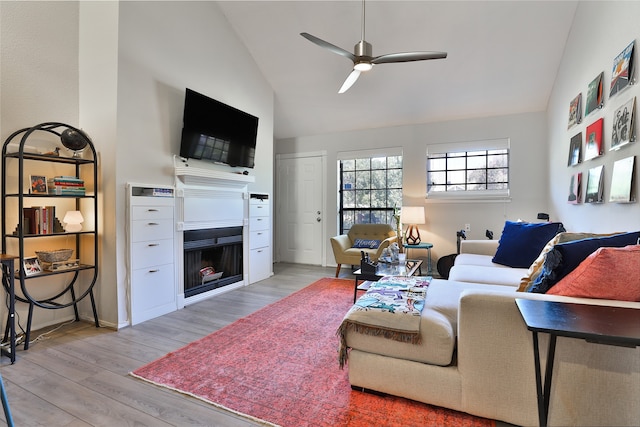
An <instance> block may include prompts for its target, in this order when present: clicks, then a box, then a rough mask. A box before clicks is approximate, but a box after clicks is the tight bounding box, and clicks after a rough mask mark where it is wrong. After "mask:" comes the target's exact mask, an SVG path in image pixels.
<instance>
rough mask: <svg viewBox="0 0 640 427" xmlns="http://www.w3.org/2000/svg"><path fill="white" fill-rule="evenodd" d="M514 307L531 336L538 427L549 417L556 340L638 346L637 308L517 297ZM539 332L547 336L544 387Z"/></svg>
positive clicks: (545, 422)
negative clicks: (569, 339)
mask: <svg viewBox="0 0 640 427" xmlns="http://www.w3.org/2000/svg"><path fill="white" fill-rule="evenodd" d="M516 305H517V306H518V309H519V310H520V314H521V315H522V318H523V320H524V322H525V324H526V325H527V329H528V330H530V331H531V332H532V334H533V356H534V364H535V370H536V391H537V395H538V417H539V420H540V426H546V425H547V421H548V417H549V400H550V399H549V393H550V391H551V377H552V375H553V359H554V357H555V351H556V339H557V337H568V338H578V339H583V340H586V341H587V342H591V343H598V344H606V345H615V346H623V347H637V346H640V310H638V309H634V308H626V307H612V306H601V305H590V304H573V303H564V302H556V301H545V300H530V299H521V298H516ZM539 332H543V333H548V334H549V347H548V349H547V367H546V370H545V377H544V384H543V383H542V373H541V369H540V351H539V345H538V333H539ZM543 387H544V389H543Z"/></svg>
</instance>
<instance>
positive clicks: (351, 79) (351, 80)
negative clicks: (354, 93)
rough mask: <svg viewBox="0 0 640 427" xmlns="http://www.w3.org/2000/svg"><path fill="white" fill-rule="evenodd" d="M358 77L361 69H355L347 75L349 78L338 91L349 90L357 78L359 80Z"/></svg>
mask: <svg viewBox="0 0 640 427" xmlns="http://www.w3.org/2000/svg"><path fill="white" fill-rule="evenodd" d="M358 77H360V71H358V70H353V71H352V72H351V73H350V74H349V75H348V76H347V79H346V80H345V81H344V83H342V86H341V87H340V90H339V91H338V93H345V92H346V91H348V90H349V88H350V87H351V86H353V84H354V83H355V82H356V80H358Z"/></svg>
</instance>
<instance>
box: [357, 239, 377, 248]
mask: <svg viewBox="0 0 640 427" xmlns="http://www.w3.org/2000/svg"><path fill="white" fill-rule="evenodd" d="M378 246H380V240H374V239H356V241H355V242H354V243H353V247H354V248H357V249H365V248H366V249H376V248H377V247H378Z"/></svg>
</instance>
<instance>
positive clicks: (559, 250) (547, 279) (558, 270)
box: [529, 231, 640, 293]
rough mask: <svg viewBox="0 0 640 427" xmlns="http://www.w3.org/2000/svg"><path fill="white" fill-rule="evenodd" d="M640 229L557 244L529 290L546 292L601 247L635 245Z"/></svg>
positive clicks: (548, 254)
mask: <svg viewBox="0 0 640 427" xmlns="http://www.w3.org/2000/svg"><path fill="white" fill-rule="evenodd" d="M639 238H640V231H636V232H633V233H622V234H616V235H613V236H608V237H597V238H596V237H594V238H590V239H582V240H576V241H573V242H567V243H561V244H558V245H555V246H554V247H553V249H551V250H550V251H549V252H548V253H547V256H546V258H545V261H544V264H543V266H542V273H540V275H539V276H538V278H537V279H536V280H535V282H534V283H533V285H532V286H531V288H530V289H529V292H535V293H546V292H547V291H548V290H549V289H551V288H552V287H553V286H554V285H555V284H556V283H558V282H559V281H560V280H561V279H562V278H564V277H565V276H566V275H567V274H569V273H570V272H571V271H573V270H574V269H575V268H576V267H578V265H580V263H581V262H582V261H584V259H585V258H587V257H588V256H589V255H591V254H592V253H593V252H595V251H596V250H597V249H598V248H601V247H618V248H619V247H623V246H628V245H635V244H637V243H638V239H639Z"/></svg>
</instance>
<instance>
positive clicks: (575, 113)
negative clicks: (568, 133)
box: [567, 92, 582, 129]
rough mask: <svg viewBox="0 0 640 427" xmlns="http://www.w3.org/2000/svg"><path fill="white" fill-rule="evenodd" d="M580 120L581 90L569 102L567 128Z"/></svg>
mask: <svg viewBox="0 0 640 427" xmlns="http://www.w3.org/2000/svg"><path fill="white" fill-rule="evenodd" d="M581 122H582V92H580V93H579V94H578V96H576V97H575V98H573V100H572V101H571V102H570V103H569V124H568V126H567V129H571V128H572V127H574V126H575V125H577V124H579V123H581Z"/></svg>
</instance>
